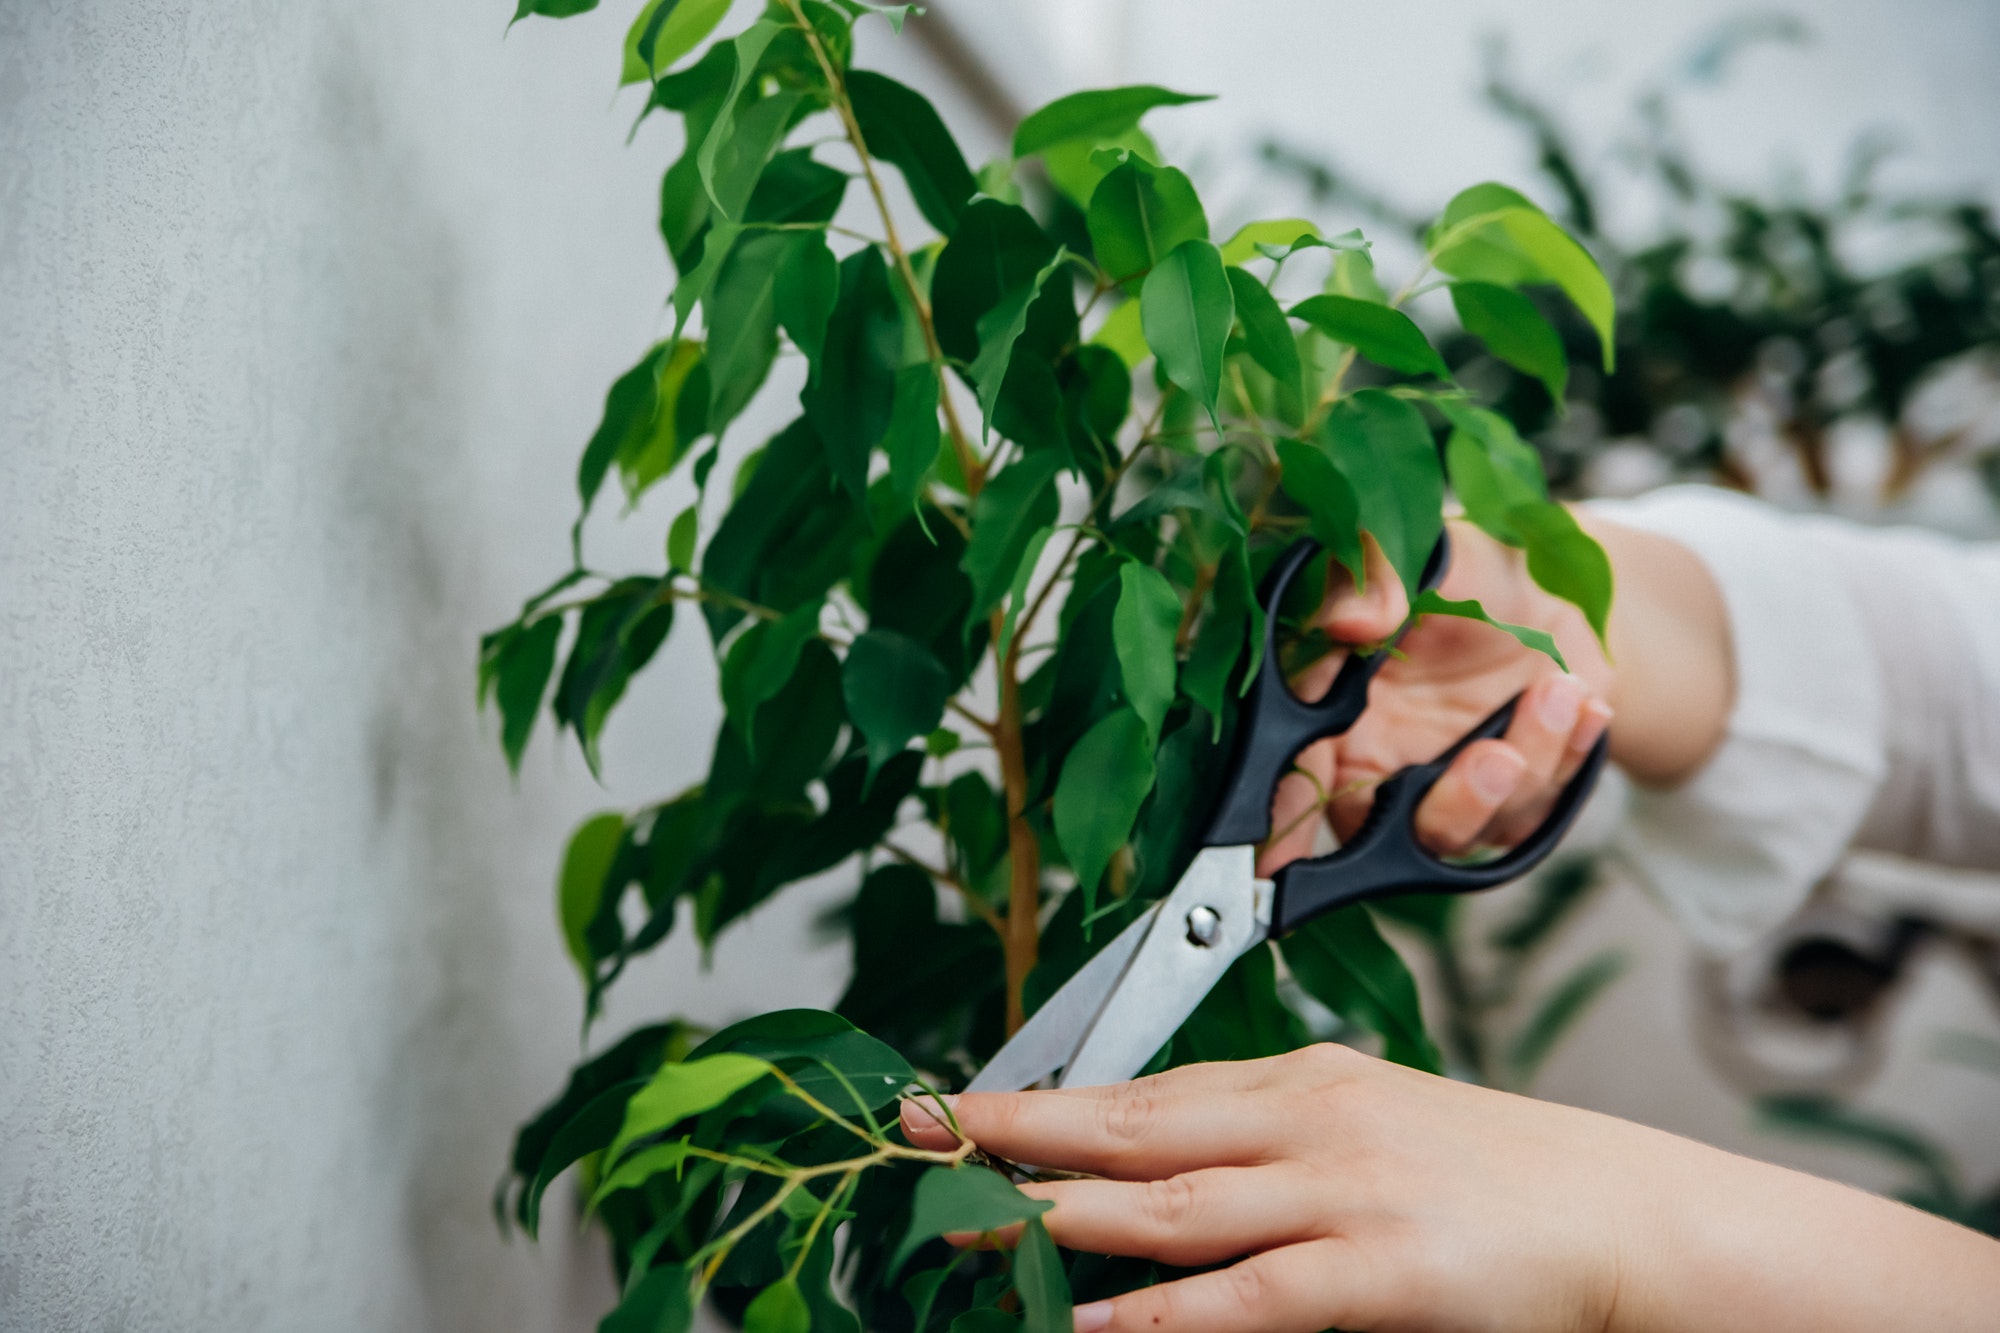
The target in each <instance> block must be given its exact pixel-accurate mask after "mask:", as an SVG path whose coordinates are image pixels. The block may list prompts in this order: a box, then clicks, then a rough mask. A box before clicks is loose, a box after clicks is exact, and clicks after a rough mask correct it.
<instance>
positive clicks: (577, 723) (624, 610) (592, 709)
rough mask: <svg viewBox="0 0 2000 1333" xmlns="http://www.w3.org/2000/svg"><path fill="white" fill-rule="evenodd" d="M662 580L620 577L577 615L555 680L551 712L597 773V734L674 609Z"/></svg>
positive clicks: (663, 634) (660, 637) (654, 646)
mask: <svg viewBox="0 0 2000 1333" xmlns="http://www.w3.org/2000/svg"><path fill="white" fill-rule="evenodd" d="M662 588H663V581H662V580H660V579H656V578H630V579H621V580H620V581H619V582H617V583H615V584H613V585H612V586H611V587H610V588H608V589H607V590H605V592H603V593H602V594H601V595H599V596H598V597H597V598H595V599H593V600H592V601H591V602H590V603H589V604H588V605H587V606H585V607H584V609H583V614H582V615H580V616H579V617H578V618H577V626H576V639H575V641H574V642H573V643H572V644H571V645H570V651H569V661H568V662H567V663H565V664H564V665H563V671H562V676H561V677H560V678H559V679H558V680H557V681H556V689H555V696H554V699H553V700H552V702H551V711H553V712H554V714H555V717H556V721H557V722H558V723H560V724H561V725H563V726H566V727H569V728H570V729H571V730H572V731H574V732H575V733H576V738H577V743H578V745H579V746H581V747H582V749H583V755H584V759H585V761H586V762H587V763H588V764H589V765H590V771H591V772H592V773H593V774H595V773H596V772H597V771H598V753H597V738H598V736H599V734H600V733H601V732H602V731H603V729H604V720H605V719H606V718H607V717H609V716H610V715H611V710H612V709H613V708H614V707H615V706H616V705H617V703H618V700H619V699H621V698H623V697H624V694H625V686H626V685H627V683H629V682H630V680H631V678H632V675H633V673H634V672H636V671H638V670H639V669H640V668H641V667H643V666H645V665H646V663H647V662H648V661H649V660H650V659H651V658H652V655H653V653H654V651H655V650H656V649H658V648H659V646H660V643H661V641H662V640H664V639H665V638H666V635H667V631H668V630H669V629H670V628H672V626H673V616H674V607H673V603H672V602H671V601H666V600H663V599H662V597H661V592H662Z"/></svg>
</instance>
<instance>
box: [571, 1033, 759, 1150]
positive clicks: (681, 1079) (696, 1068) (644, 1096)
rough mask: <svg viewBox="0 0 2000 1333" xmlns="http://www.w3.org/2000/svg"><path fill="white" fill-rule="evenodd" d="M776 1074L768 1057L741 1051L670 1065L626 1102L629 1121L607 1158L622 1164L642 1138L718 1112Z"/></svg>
mask: <svg viewBox="0 0 2000 1333" xmlns="http://www.w3.org/2000/svg"><path fill="white" fill-rule="evenodd" d="M770 1072H771V1066H770V1064H769V1063H768V1062H767V1061H764V1060H759V1059H757V1058H755V1057H754V1056H748V1055H744V1054H741V1053H740V1052H736V1051H722V1052H719V1053H717V1054H715V1055H705V1056H702V1057H700V1058H699V1059H692V1058H691V1059H688V1060H685V1061H681V1062H679V1063H674V1064H664V1065H661V1066H660V1067H659V1069H658V1070H656V1071H654V1074H653V1077H652V1078H651V1079H649V1080H647V1082H646V1086H645V1087H643V1088H641V1089H639V1091H637V1092H635V1093H633V1094H632V1100H631V1101H630V1102H628V1103H626V1106H625V1123H624V1124H623V1125H622V1126H620V1127H619V1130H618V1137H617V1138H616V1139H614V1140H612V1143H611V1147H610V1148H609V1149H608V1150H607V1151H606V1152H605V1154H604V1160H605V1161H606V1162H609V1163H616V1162H617V1161H618V1159H619V1158H621V1157H623V1156H624V1155H625V1149H626V1148H627V1147H629V1146H631V1144H632V1142H633V1141H634V1140H636V1139H642V1138H644V1137H646V1136H647V1135H648V1134H657V1133H659V1132H660V1131H661V1130H664V1129H671V1128H673V1127H674V1126H675V1125H677V1124H679V1123H680V1122H681V1121H683V1120H686V1119H687V1118H688V1117H690V1116H696V1115H700V1114H701V1113H702V1112H703V1111H708V1110H712V1109H714V1108H715V1107H717V1106H720V1105H722V1103H723V1102H725V1101H727V1100H728V1099H729V1098H731V1097H733V1096H734V1095H736V1094H737V1093H738V1092H741V1091H742V1090H743V1089H745V1088H747V1087H749V1086H750V1085H751V1084H752V1083H755V1082H756V1081H757V1080H758V1079H760V1078H763V1077H764V1076H765V1075H767V1074H769V1073H770Z"/></svg>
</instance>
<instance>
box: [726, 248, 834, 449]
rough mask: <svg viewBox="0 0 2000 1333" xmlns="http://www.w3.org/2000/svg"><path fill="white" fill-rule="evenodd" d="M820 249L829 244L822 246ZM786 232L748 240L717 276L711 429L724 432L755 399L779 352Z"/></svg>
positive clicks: (788, 254)
mask: <svg viewBox="0 0 2000 1333" xmlns="http://www.w3.org/2000/svg"><path fill="white" fill-rule="evenodd" d="M821 245H822V248H824V245H825V243H824V242H823V241H822V242H821ZM793 249H794V246H793V240H792V237H791V236H790V235H789V234H787V233H785V232H760V233H753V234H751V235H747V236H745V237H744V238H743V239H742V240H741V241H738V242H737V243H736V246H735V248H733V249H732V250H731V251H730V252H729V258H728V259H726V260H724V261H723V265H722V268H721V269H720V270H719V271H718V272H717V273H716V275H715V286H714V288H713V289H712V290H711V291H710V292H709V294H708V298H707V300H706V301H705V302H704V305H703V308H704V310H705V311H706V314H705V316H704V317H705V318H706V319H707V320H708V375H709V399H708V429H709V432H710V433H711V434H714V435H720V434H722V432H723V429H724V428H725V427H726V426H728V425H729V423H730V422H731V421H734V420H735V419H736V416H737V414H738V413H739V412H741V411H742V410H743V409H744V407H745V406H747V405H748V404H749V402H750V399H751V398H752V397H754V396H755V395H756V393H757V390H758V389H759V388H760V387H761V386H762V385H763V383H764V377H765V376H766V375H767V374H769V373H770V370H771V359H772V358H773V357H774V356H776V355H777V352H778V308H777V288H778V282H779V275H780V274H781V273H783V272H784V270H785V266H786V264H787V262H788V261H789V260H790V259H791V258H792V253H793Z"/></svg>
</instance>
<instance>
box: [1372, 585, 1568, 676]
mask: <svg viewBox="0 0 2000 1333" xmlns="http://www.w3.org/2000/svg"><path fill="white" fill-rule="evenodd" d="M1410 614H1411V615H1413V616H1458V617H1460V618H1461V619H1464V620H1477V621H1479V622H1480V623H1481V624H1485V625H1491V626H1493V628H1495V629H1498V630H1505V631H1506V632H1507V633H1509V634H1511V635H1513V636H1514V637H1515V638H1516V639H1518V640H1520V642H1521V646H1522V647H1524V648H1532V649H1533V650H1534V651H1536V652H1538V653H1545V654H1547V655H1548V657H1549V659H1550V660H1551V661H1553V662H1554V663H1555V664H1556V665H1557V666H1559V667H1561V668H1562V669H1563V670H1564V671H1567V670H1569V663H1567V662H1565V661H1563V655H1562V650H1561V649H1560V648H1557V647H1556V641H1555V636H1554V635H1552V634H1550V633H1549V632H1548V631H1547V630H1540V629H1531V628H1529V627H1528V626H1526V625H1510V624H1508V623H1507V622H1506V621H1504V620H1495V619H1494V618H1493V617H1492V616H1490V615H1488V614H1487V613H1486V608H1485V607H1483V606H1481V605H1480V604H1479V603H1478V602H1475V601H1464V602H1454V601H1452V600H1450V599H1449V598H1447V597H1444V596H1442V595H1441V594H1439V592H1438V591H1437V589H1435V588H1427V589H1425V590H1424V591H1423V592H1421V593H1418V594H1417V600H1416V601H1415V602H1413V603H1412V604H1411V606H1410Z"/></svg>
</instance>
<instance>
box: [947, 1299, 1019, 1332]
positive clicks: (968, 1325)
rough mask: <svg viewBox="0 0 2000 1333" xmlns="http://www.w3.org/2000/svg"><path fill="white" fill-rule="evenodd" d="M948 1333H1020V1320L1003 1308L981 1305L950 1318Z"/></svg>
mask: <svg viewBox="0 0 2000 1333" xmlns="http://www.w3.org/2000/svg"><path fill="white" fill-rule="evenodd" d="M948 1333H1021V1321H1020V1320H1018V1319H1016V1318H1015V1317H1014V1316H1013V1315H1010V1314H1008V1313H1007V1312H1006V1311H1005V1310H1001V1309H997V1308H995V1307H994V1306H991V1305H982V1306H980V1307H979V1308H978V1309H976V1310H967V1311H966V1312H965V1313H964V1314H962V1315H960V1316H959V1317H958V1318H956V1319H954V1320H952V1321H951V1328H950V1329H949V1330H948Z"/></svg>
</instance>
